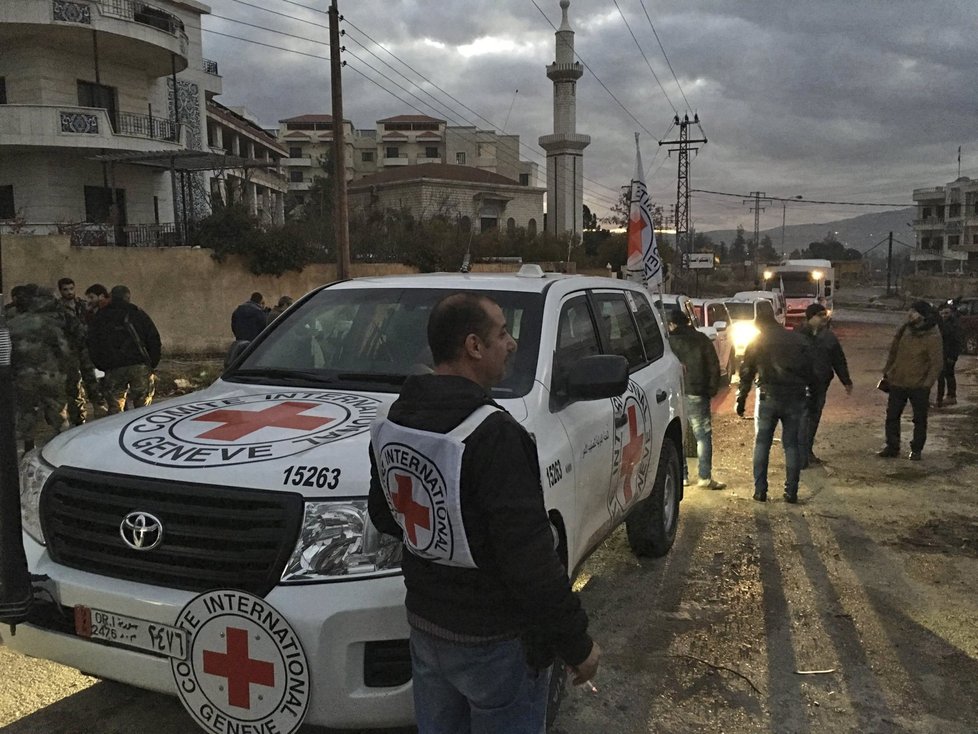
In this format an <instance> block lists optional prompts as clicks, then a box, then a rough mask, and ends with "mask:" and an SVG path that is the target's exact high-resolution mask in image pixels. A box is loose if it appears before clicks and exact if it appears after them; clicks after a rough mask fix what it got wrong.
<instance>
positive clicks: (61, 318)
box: [7, 294, 85, 374]
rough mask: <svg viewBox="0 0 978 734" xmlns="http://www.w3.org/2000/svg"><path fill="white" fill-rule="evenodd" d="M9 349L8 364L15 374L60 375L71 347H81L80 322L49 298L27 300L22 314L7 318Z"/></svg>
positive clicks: (46, 296) (18, 312) (83, 335)
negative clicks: (38, 372)
mask: <svg viewBox="0 0 978 734" xmlns="http://www.w3.org/2000/svg"><path fill="white" fill-rule="evenodd" d="M7 327H8V328H9V329H10V341H11V346H12V348H13V354H12V359H11V364H12V366H13V368H14V371H15V372H16V373H17V374H23V373H26V372H28V371H30V370H37V371H46V372H64V370H65V362H66V361H67V360H68V358H69V356H70V354H71V350H72V348H73V345H77V344H84V339H85V334H84V330H83V327H82V325H81V322H79V321H78V319H77V318H74V317H73V316H71V315H70V314H69V313H68V312H67V311H66V310H65V308H64V307H63V306H62V305H61V304H60V303H59V299H57V298H55V297H54V296H51V295H45V294H41V295H38V296H36V297H34V298H33V299H31V301H30V304H29V305H28V307H27V309H26V310H25V311H19V310H16V309H15V310H13V311H12V312H10V313H8V314H7Z"/></svg>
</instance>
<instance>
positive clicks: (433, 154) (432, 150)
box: [424, 145, 438, 158]
mask: <svg viewBox="0 0 978 734" xmlns="http://www.w3.org/2000/svg"><path fill="white" fill-rule="evenodd" d="M424 157H425V158H437V157H438V148H436V147H434V146H431V145H429V146H427V147H426V148H425V149H424Z"/></svg>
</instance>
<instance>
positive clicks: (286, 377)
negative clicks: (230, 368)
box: [224, 367, 334, 385]
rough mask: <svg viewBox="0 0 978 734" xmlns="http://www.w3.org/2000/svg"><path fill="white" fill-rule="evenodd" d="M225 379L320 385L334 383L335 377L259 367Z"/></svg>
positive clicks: (235, 372)
mask: <svg viewBox="0 0 978 734" xmlns="http://www.w3.org/2000/svg"><path fill="white" fill-rule="evenodd" d="M224 379H229V380H238V381H241V382H263V381H265V380H275V381H276V382H291V383H297V384H303V385H308V384H310V383H312V384H314V385H320V384H324V383H330V382H333V381H334V380H333V376H332V375H329V374H326V373H324V372H319V371H316V370H291V369H286V368H283V367H258V368H254V369H240V370H234V372H231V373H229V374H227V375H225V377H224Z"/></svg>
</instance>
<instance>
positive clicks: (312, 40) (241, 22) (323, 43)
mask: <svg viewBox="0 0 978 734" xmlns="http://www.w3.org/2000/svg"><path fill="white" fill-rule="evenodd" d="M278 15H281V13H278ZM211 17H213V18H220V19H221V20H226V21H228V22H229V23H238V24H239V25H246V26H248V27H249V28H257V29H258V30H260V31H265V32H267V33H275V34H278V35H280V36H288V37H289V38H296V39H298V40H300V41H306V42H308V43H315V44H316V45H318V46H325V47H326V48H329V44H328V43H326V41H320V40H318V39H315V38H306V37H305V36H297V35H295V34H294V33H286V32H285V31H279V30H276V29H275V28H267V27H265V26H261V25H257V24H255V23H248V22H247V21H244V20H238V19H237V18H228V17H227V16H225V15H217V14H216V13H211Z"/></svg>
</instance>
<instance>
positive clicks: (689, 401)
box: [686, 395, 713, 479]
mask: <svg viewBox="0 0 978 734" xmlns="http://www.w3.org/2000/svg"><path fill="white" fill-rule="evenodd" d="M686 418H687V419H688V420H689V428H690V430H691V431H692V432H693V435H694V436H695V437H696V458H697V459H698V460H699V475H700V479H709V478H710V477H711V476H712V475H713V420H712V419H711V417H710V399H709V398H708V397H705V396H703V395H687V396H686Z"/></svg>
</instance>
